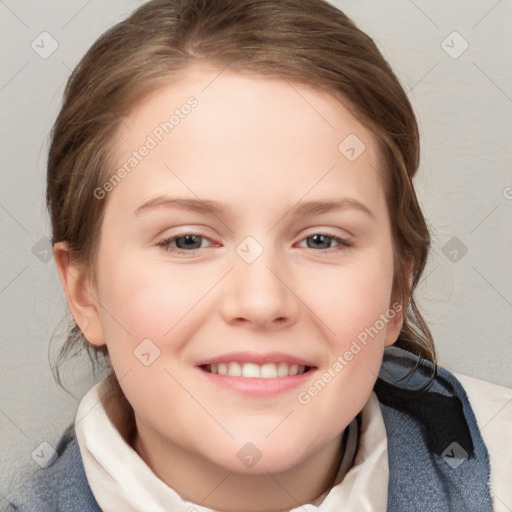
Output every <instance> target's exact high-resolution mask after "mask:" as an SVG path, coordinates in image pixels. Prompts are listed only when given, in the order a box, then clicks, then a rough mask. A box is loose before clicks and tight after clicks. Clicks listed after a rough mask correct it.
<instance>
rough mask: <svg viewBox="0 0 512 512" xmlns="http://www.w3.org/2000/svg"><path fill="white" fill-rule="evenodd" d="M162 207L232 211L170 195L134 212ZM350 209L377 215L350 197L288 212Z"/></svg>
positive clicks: (205, 201)
mask: <svg viewBox="0 0 512 512" xmlns="http://www.w3.org/2000/svg"><path fill="white" fill-rule="evenodd" d="M160 208H166V209H167V208H178V209H180V210H185V211H190V212H196V213H203V214H213V215H227V214H230V213H231V209H230V208H229V207H228V206H227V205H225V204H223V203H220V202H219V201H213V200H210V199H192V198H177V197H168V196H157V197H155V198H153V199H150V200H149V201H146V202H145V203H144V204H143V205H141V206H139V207H138V208H137V209H136V210H134V212H133V213H134V214H135V215H140V214H142V213H143V212H146V211H151V210H154V209H160ZM350 209H354V210H358V211H360V212H363V213H365V214H366V215H368V216H369V217H371V218H372V219H373V220H376V217H375V215H374V214H373V212H372V211H371V210H370V209H369V208H368V207H367V206H366V205H364V204H363V203H361V202H360V201H358V200H357V199H352V198H348V197H346V198H342V199H336V200H316V201H300V202H298V203H297V204H296V205H295V206H294V207H293V208H291V209H290V211H289V212H288V213H291V214H292V215H293V216H296V217H300V216H306V215H315V214H321V213H328V212H332V211H340V210H350Z"/></svg>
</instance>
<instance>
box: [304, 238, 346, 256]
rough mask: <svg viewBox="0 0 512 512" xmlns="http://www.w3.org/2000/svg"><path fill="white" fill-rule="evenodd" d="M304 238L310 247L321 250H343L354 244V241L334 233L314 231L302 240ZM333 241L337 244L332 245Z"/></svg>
mask: <svg viewBox="0 0 512 512" xmlns="http://www.w3.org/2000/svg"><path fill="white" fill-rule="evenodd" d="M304 240H305V241H306V244H307V248H308V249H320V251H321V252H336V251H342V250H344V249H347V248H348V247H351V246H352V243H351V242H349V241H348V240H346V239H344V238H341V237H339V236H336V235H334V234H332V233H314V234H313V235H310V236H308V237H306V238H304V239H303V240H301V242H302V241H304ZM310 241H311V242H310ZM333 242H335V243H336V244H337V245H335V246H334V247H331V246H332V243H333Z"/></svg>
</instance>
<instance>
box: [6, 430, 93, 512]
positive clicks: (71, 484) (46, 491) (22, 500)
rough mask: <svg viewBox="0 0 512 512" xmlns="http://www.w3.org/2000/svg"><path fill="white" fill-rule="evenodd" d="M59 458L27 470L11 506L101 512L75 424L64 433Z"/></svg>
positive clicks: (24, 510) (22, 511) (25, 511)
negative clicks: (91, 485) (88, 477)
mask: <svg viewBox="0 0 512 512" xmlns="http://www.w3.org/2000/svg"><path fill="white" fill-rule="evenodd" d="M56 452H57V458H56V460H55V461H54V462H53V463H52V464H51V465H50V466H48V467H47V468H37V469H36V470H33V469H32V468H31V469H30V471H28V472H26V473H25V474H24V475H23V477H22V478H21V479H20V481H19V483H18V485H17V488H16V490H15V496H14V497H13V499H12V502H11V503H10V508H8V509H7V510H12V511H19V512H36V511H37V512H50V511H51V512H78V511H80V512H101V509H100V508H99V506H98V504H97V502H96V500H95V499H94V496H93V494H92V491H91V488H90V487H89V483H88V481H87V477H86V475H85V470H84V466H83V462H82V457H81V455H80V448H79V446H78V441H77V439H76V436H75V431H74V425H71V426H70V427H68V429H66V431H65V432H64V433H63V435H62V436H61V438H60V440H59V442H58V444H57V448H56Z"/></svg>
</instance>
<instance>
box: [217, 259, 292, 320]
mask: <svg viewBox="0 0 512 512" xmlns="http://www.w3.org/2000/svg"><path fill="white" fill-rule="evenodd" d="M295 287H296V286H295V282H294V280H293V278H292V276H291V274H290V272H289V271H287V270H286V268H285V265H284V264H283V263H282V261H281V262H279V261H278V260H277V258H276V257H275V256H274V254H273V253H272V252H271V251H270V250H264V251H263V253H262V254H261V255H260V256H259V257H258V258H257V259H256V260H255V261H253V262H252V263H248V262H247V261H245V260H244V259H243V258H241V257H240V256H239V255H238V254H235V255H234V268H233V270H232V271H231V272H230V273H229V275H228V276H227V279H226V282H225V288H224V294H223V299H222V316H223V318H224V320H225V321H226V322H227V323H229V324H231V325H237V324H238V325H242V324H245V325H247V326H249V327H251V328H252V329H258V330H260V329H279V328H283V327H285V326H290V325H293V324H294V323H295V322H296V321H297V318H298V314H299V309H300V308H299V306H300V304H299V302H300V299H299V298H298V296H297V295H296V292H295V291H294V288H295Z"/></svg>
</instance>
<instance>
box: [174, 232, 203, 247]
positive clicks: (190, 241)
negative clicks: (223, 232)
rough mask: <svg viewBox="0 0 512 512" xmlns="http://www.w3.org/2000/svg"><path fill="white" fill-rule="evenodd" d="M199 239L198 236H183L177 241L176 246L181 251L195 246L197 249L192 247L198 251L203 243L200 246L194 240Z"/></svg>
mask: <svg viewBox="0 0 512 512" xmlns="http://www.w3.org/2000/svg"><path fill="white" fill-rule="evenodd" d="M199 238H200V237H198V236H197V235H185V236H181V237H179V238H177V239H176V245H177V246H178V248H180V249H187V248H188V249H190V248H191V247H192V246H193V245H196V246H197V247H192V248H193V249H197V248H198V247H199V246H200V245H201V242H199V244H198V243H197V241H195V240H194V239H199ZM180 240H183V241H184V243H180ZM180 246H183V247H180Z"/></svg>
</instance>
